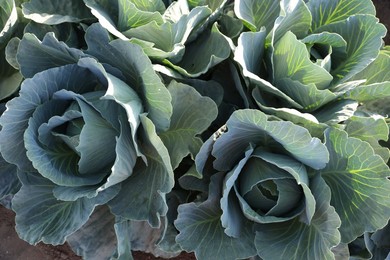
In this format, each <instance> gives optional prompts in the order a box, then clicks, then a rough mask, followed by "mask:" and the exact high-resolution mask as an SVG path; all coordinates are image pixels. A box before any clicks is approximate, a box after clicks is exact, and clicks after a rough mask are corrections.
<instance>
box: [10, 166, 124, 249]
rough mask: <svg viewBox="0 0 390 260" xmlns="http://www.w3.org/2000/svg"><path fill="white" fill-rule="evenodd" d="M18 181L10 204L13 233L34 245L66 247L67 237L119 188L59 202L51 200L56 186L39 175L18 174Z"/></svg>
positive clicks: (53, 198)
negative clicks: (90, 196) (39, 243)
mask: <svg viewBox="0 0 390 260" xmlns="http://www.w3.org/2000/svg"><path fill="white" fill-rule="evenodd" d="M19 179H20V180H21V182H22V183H23V186H22V188H21V189H20V191H19V192H18V193H17V194H15V196H14V198H13V201H12V209H13V210H14V211H15V212H16V219H15V221H16V231H17V232H18V234H19V236H20V237H21V238H22V239H24V240H25V241H27V242H29V243H30V244H34V245H35V244H37V243H38V242H40V241H42V242H44V243H47V244H53V245H59V244H63V243H65V240H66V238H67V237H68V236H69V235H70V234H72V233H73V232H75V231H76V230H78V229H79V228H80V227H81V226H82V225H84V224H85V223H86V222H87V220H88V218H89V217H90V215H91V214H92V212H93V210H94V208H95V206H96V205H100V204H104V203H106V202H107V201H109V200H110V199H112V198H113V197H114V196H115V195H116V194H117V193H118V187H113V188H111V189H107V190H106V191H104V192H102V193H100V194H99V195H98V196H96V197H95V198H92V199H88V198H80V199H78V200H76V201H61V200H58V199H57V198H55V197H54V196H53V188H55V185H54V184H53V183H52V182H50V181H49V180H47V179H46V178H43V177H42V176H40V175H39V174H38V173H36V172H27V173H20V174H19Z"/></svg>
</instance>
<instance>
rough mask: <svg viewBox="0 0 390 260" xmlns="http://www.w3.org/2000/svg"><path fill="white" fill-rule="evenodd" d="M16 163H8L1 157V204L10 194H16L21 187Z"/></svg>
mask: <svg viewBox="0 0 390 260" xmlns="http://www.w3.org/2000/svg"><path fill="white" fill-rule="evenodd" d="M16 173H17V168H16V166H15V165H13V164H10V163H7V162H6V161H5V160H4V159H3V158H2V157H0V204H1V200H2V199H3V198H5V197H6V196H8V195H13V194H15V193H16V192H17V191H18V190H19V189H20V187H21V184H20V181H19V179H18V176H17V175H16Z"/></svg>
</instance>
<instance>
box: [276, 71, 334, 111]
mask: <svg viewBox="0 0 390 260" xmlns="http://www.w3.org/2000/svg"><path fill="white" fill-rule="evenodd" d="M275 85H276V86H277V87H278V88H279V89H280V90H281V91H283V92H284V93H285V94H286V95H288V96H289V97H291V98H292V99H293V100H294V101H296V102H297V103H298V104H300V105H301V106H302V108H303V109H304V110H305V111H313V110H316V109H318V108H320V107H322V106H324V105H326V104H327V103H329V102H331V101H333V100H335V99H336V98H337V95H336V94H334V93H333V92H331V91H330V90H328V89H318V88H317V87H316V85H315V84H314V83H310V84H302V83H301V82H300V81H297V80H292V79H291V78H282V79H277V80H275Z"/></svg>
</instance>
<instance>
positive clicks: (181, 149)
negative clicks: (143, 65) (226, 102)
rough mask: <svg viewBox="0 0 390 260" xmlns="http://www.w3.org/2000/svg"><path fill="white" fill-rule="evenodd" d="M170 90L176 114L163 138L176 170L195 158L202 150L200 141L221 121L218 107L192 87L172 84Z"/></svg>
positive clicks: (161, 136) (174, 82)
mask: <svg viewBox="0 0 390 260" xmlns="http://www.w3.org/2000/svg"><path fill="white" fill-rule="evenodd" d="M168 90H169V91H170V93H171V95H172V106H173V114H172V118H171V126H170V128H169V130H168V131H166V132H163V133H161V134H159V136H160V138H161V139H162V141H163V142H164V144H165V146H166V147H167V149H168V152H169V155H170V157H171V163H172V167H173V169H176V168H177V167H178V166H179V164H180V162H181V161H182V160H183V158H184V157H185V156H187V155H188V154H191V156H192V157H193V158H195V155H196V154H197V153H198V151H199V149H200V147H201V146H202V143H203V142H202V140H201V139H200V138H199V137H198V135H200V134H201V133H202V132H204V131H205V130H206V129H207V128H208V127H209V126H210V124H211V122H212V121H214V119H215V118H216V117H217V113H218V110H217V106H216V105H215V103H214V102H213V101H212V100H211V99H210V98H208V97H202V96H201V95H200V94H199V93H198V92H196V90H195V89H194V88H192V87H190V86H188V85H185V84H182V83H177V82H176V81H172V82H171V83H170V84H169V86H168Z"/></svg>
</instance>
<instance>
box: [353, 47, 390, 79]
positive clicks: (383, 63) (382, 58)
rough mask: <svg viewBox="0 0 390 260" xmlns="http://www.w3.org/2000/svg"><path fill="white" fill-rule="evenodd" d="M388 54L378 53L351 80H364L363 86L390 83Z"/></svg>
mask: <svg viewBox="0 0 390 260" xmlns="http://www.w3.org/2000/svg"><path fill="white" fill-rule="evenodd" d="M389 67H390V54H386V53H385V52H384V51H380V52H379V55H378V57H377V58H376V59H375V60H374V61H373V62H372V63H371V64H370V65H368V66H367V67H366V68H365V69H364V70H362V71H361V72H359V73H358V74H356V75H355V76H354V77H352V78H351V80H366V81H365V82H364V83H365V85H370V84H373V83H381V82H385V81H390V70H388V69H387V68H389Z"/></svg>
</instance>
